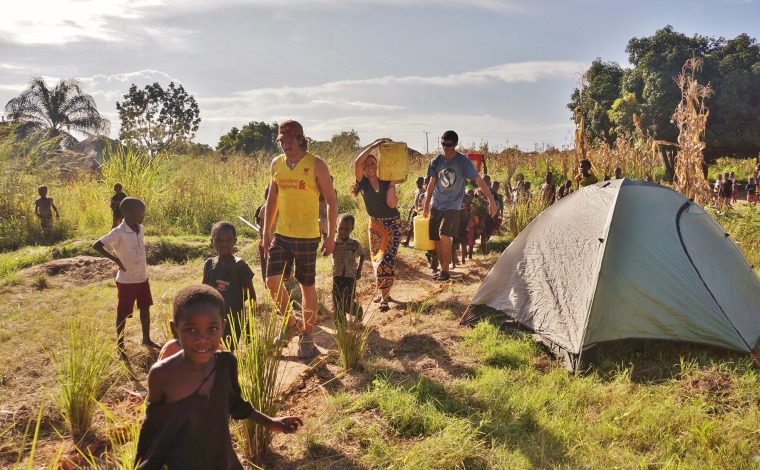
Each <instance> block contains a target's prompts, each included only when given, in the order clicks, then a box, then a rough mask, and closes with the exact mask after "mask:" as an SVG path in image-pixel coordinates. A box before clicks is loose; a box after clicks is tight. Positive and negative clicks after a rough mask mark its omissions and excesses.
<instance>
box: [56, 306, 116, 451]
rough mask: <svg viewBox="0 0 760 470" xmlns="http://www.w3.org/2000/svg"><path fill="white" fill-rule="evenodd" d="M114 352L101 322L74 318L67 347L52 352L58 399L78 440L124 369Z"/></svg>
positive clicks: (73, 434)
mask: <svg viewBox="0 0 760 470" xmlns="http://www.w3.org/2000/svg"><path fill="white" fill-rule="evenodd" d="M114 352H115V345H114V343H113V341H112V340H110V338H107V337H106V334H105V332H104V331H103V330H102V329H101V328H100V327H99V325H97V324H96V323H95V322H92V321H90V322H88V321H83V320H79V319H77V318H74V319H73V320H71V321H70V322H69V325H68V337H67V339H66V341H65V343H64V347H63V349H62V350H59V351H57V352H56V353H53V354H52V355H51V360H52V362H53V365H54V366H55V370H56V373H57V376H58V391H57V392H56V394H55V402H56V404H57V405H58V409H59V411H60V412H61V415H62V416H63V418H64V419H65V420H66V422H67V423H68V425H69V429H70V431H71V435H72V436H73V437H74V439H75V440H78V439H79V438H81V437H82V436H84V435H85V434H86V433H87V432H88V431H89V430H90V427H91V425H92V419H93V415H94V413H95V410H96V409H97V407H98V400H99V399H100V398H101V397H102V396H103V395H105V393H106V392H107V391H108V389H109V387H110V386H111V385H112V384H113V383H114V381H115V379H116V378H117V377H118V375H119V373H120V369H117V368H116V363H117V359H116V356H115V354H114Z"/></svg>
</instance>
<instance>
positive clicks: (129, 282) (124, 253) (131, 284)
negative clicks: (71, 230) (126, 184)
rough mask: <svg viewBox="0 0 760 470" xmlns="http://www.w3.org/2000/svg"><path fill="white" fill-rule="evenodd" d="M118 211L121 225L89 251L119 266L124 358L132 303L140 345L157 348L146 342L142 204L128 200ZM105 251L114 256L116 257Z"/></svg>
mask: <svg viewBox="0 0 760 470" xmlns="http://www.w3.org/2000/svg"><path fill="white" fill-rule="evenodd" d="M119 209H120V210H121V213H122V215H123V216H124V221H123V222H122V223H121V224H119V225H118V226H117V227H115V228H114V229H112V230H111V232H110V233H108V234H107V235H105V236H104V237H102V238H101V239H100V240H98V241H96V242H95V243H94V244H93V245H92V247H93V248H94V249H95V251H97V252H98V253H100V254H102V255H103V256H105V257H106V258H108V259H110V260H111V261H113V262H114V263H116V264H117V265H118V266H119V272H118V273H116V290H117V296H118V304H117V306H116V335H117V344H118V347H119V353H120V354H121V356H122V357H125V350H124V325H125V324H126V321H127V318H129V317H131V316H132V310H133V309H134V306H135V302H137V308H138V309H139V310H140V324H141V326H142V336H143V338H142V344H143V345H145V346H148V347H152V348H156V349H159V348H160V347H159V346H158V345H157V344H156V343H154V342H153V341H152V340H151V339H150V306H151V305H153V297H152V296H151V293H150V284H149V283H148V263H147V259H146V255H145V239H144V235H143V226H142V223H143V221H144V220H145V203H143V202H142V201H141V200H139V199H137V198H135V197H128V198H125V199H124V200H123V201H121V204H119ZM106 248H110V249H112V250H113V251H114V252H116V256H114V255H113V254H111V253H110V252H109V251H108V250H106Z"/></svg>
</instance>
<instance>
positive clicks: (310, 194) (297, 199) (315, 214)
mask: <svg viewBox="0 0 760 470" xmlns="http://www.w3.org/2000/svg"><path fill="white" fill-rule="evenodd" d="M316 162H317V157H316V156H315V155H314V154H313V153H311V152H306V155H304V156H303V158H301V160H299V161H298V164H297V165H296V166H295V167H294V168H293V169H292V170H291V169H290V168H288V164H287V163H286V158H285V155H280V156H279V157H277V158H276V159H275V160H274V175H273V176H272V179H273V180H274V182H275V183H276V184H277V194H278V196H279V198H278V199H279V206H278V217H277V228H276V229H275V233H278V234H280V235H284V236H286V237H293V238H319V187H318V186H317V176H316V175H315V174H314V171H315V168H314V167H315V165H316Z"/></svg>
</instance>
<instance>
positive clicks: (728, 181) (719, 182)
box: [710, 164, 760, 211]
mask: <svg viewBox="0 0 760 470" xmlns="http://www.w3.org/2000/svg"><path fill="white" fill-rule="evenodd" d="M758 179H760V164H759V165H758V167H757V169H756V170H755V172H754V173H753V175H752V176H751V177H750V178H749V181H748V182H747V184H746V185H744V190H745V191H746V192H747V202H748V203H749V205H750V206H756V205H757V181H758ZM710 186H711V187H712V191H713V202H714V204H715V205H716V207H717V208H718V210H719V211H720V210H723V209H730V208H732V207H733V204H735V203H736V201H737V199H738V197H739V191H740V190H741V184H739V182H738V181H737V178H736V176H735V174H734V172H733V171H730V172H726V173H724V174H722V175H721V174H720V173H718V175H717V176H716V177H715V182H714V183H711V185H710Z"/></svg>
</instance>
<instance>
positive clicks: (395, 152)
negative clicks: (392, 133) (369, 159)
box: [377, 142, 409, 181]
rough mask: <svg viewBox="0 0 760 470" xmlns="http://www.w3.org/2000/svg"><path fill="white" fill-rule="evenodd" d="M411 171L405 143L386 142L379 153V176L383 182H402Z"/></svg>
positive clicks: (381, 145) (379, 149)
mask: <svg viewBox="0 0 760 470" xmlns="http://www.w3.org/2000/svg"><path fill="white" fill-rule="evenodd" d="M408 171H409V151H408V150H407V147H406V143H405V142H384V143H382V144H380V147H379V148H378V151H377V176H378V178H380V179H381V180H383V181H402V180H405V179H406V175H407V173H408Z"/></svg>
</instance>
